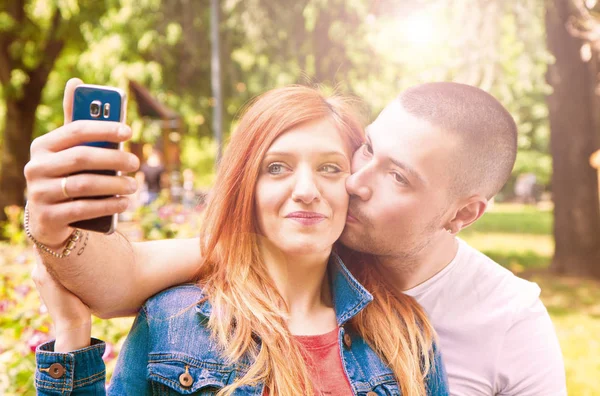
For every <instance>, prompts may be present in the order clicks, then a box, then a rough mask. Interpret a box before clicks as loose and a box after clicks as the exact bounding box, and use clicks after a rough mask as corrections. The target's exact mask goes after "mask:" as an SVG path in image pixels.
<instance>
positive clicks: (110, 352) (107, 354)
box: [102, 342, 116, 363]
mask: <svg viewBox="0 0 600 396" xmlns="http://www.w3.org/2000/svg"><path fill="white" fill-rule="evenodd" d="M115 357H116V354H115V349H114V348H113V345H112V344H111V343H110V342H107V343H106V349H105V350H104V355H102V360H104V362H105V363H108V362H110V361H111V360H113V359H114V358H115Z"/></svg>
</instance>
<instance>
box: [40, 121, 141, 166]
mask: <svg viewBox="0 0 600 396" xmlns="http://www.w3.org/2000/svg"><path fill="white" fill-rule="evenodd" d="M129 138H131V128H129V126H127V125H125V124H123V123H120V122H112V121H102V122H98V121H95V120H77V121H73V122H71V123H69V124H66V125H63V126H61V127H59V128H56V129H55V130H53V131H51V132H48V133H46V134H45V135H42V136H40V137H38V138H36V139H35V140H34V141H33V142H32V143H31V156H32V157H33V156H34V155H35V154H36V153H38V152H40V151H51V152H58V151H61V150H65V149H67V148H70V147H74V146H78V145H81V144H84V143H90V142H113V143H119V142H124V141H126V140H128V139H129Z"/></svg>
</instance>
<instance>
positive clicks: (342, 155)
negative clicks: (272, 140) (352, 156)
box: [265, 150, 348, 158]
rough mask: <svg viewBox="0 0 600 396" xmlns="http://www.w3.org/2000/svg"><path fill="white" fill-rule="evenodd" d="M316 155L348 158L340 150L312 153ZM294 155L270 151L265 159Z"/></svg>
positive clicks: (315, 151)
mask: <svg viewBox="0 0 600 396" xmlns="http://www.w3.org/2000/svg"><path fill="white" fill-rule="evenodd" d="M312 152H313V153H314V154H317V155H320V156H323V157H328V156H340V157H344V158H347V157H348V156H347V155H346V154H344V153H343V152H342V151H338V150H328V151H319V150H314V151H312ZM293 155H294V154H293V153H290V152H287V151H268V152H267V153H266V154H265V157H270V156H278V157H286V156H287V157H289V156H293Z"/></svg>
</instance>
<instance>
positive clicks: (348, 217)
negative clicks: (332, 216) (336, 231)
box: [346, 212, 358, 223]
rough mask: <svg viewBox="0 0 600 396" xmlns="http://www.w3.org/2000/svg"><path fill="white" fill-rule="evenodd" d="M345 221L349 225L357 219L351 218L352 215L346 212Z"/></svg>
mask: <svg viewBox="0 0 600 396" xmlns="http://www.w3.org/2000/svg"><path fill="white" fill-rule="evenodd" d="M346 221H347V222H349V223H357V222H358V219H357V218H356V217H354V216H352V214H351V213H350V212H348V214H347V216H346Z"/></svg>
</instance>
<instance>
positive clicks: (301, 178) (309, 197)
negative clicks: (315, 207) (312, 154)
mask: <svg viewBox="0 0 600 396" xmlns="http://www.w3.org/2000/svg"><path fill="white" fill-rule="evenodd" d="M320 196H321V194H320V192H319V188H318V187H317V184H316V181H315V178H314V175H313V174H312V172H311V171H309V170H300V171H298V173H297V177H296V184H295V185H294V190H293V191H292V199H293V200H294V201H296V202H303V203H305V204H310V203H312V202H313V201H315V200H318V199H319V198H320Z"/></svg>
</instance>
